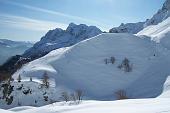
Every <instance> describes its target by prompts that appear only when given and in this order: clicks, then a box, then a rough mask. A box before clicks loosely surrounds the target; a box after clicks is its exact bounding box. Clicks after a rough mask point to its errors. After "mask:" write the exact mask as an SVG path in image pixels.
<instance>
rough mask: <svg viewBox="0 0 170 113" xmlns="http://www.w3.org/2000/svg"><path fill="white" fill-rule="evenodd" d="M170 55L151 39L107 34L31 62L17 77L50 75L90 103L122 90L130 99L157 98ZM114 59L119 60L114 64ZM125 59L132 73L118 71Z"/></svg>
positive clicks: (58, 84)
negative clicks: (81, 94) (78, 91)
mask: <svg viewBox="0 0 170 113" xmlns="http://www.w3.org/2000/svg"><path fill="white" fill-rule="evenodd" d="M134 48H135V49H134ZM169 55H170V52H169V50H166V49H165V48H163V47H161V45H156V44H155V43H154V42H152V41H150V40H148V39H141V38H139V37H136V36H134V35H130V34H108V33H106V34H101V35H98V36H96V37H93V38H91V39H88V40H85V41H82V42H80V43H78V44H76V45H75V46H72V47H68V48H62V49H57V50H54V51H52V52H50V53H49V54H47V55H46V56H44V57H42V58H40V59H37V60H35V61H32V62H30V63H29V64H27V65H26V66H24V67H23V68H22V69H21V70H19V71H18V72H16V73H15V74H14V75H13V77H14V78H15V79H16V78H17V77H18V75H19V74H20V75H21V76H22V78H23V79H24V78H25V79H26V78H29V77H30V76H31V77H33V78H38V79H40V78H42V76H43V73H44V72H47V73H48V75H49V77H51V78H52V79H55V81H56V82H55V85H56V88H62V89H64V90H65V91H67V92H70V91H71V92H73V91H75V90H76V89H81V90H82V91H84V93H85V94H84V95H85V98H86V99H97V100H114V99H116V97H115V95H114V93H115V92H116V91H118V90H125V91H126V92H127V95H128V96H129V98H147V97H156V96H158V95H160V94H161V92H162V89H163V84H164V82H165V80H166V78H167V76H168V75H169V73H170V70H169V66H170V59H169V58H170V57H168V56H169ZM111 57H114V58H115V63H114V64H112V63H111V62H110V59H111ZM125 58H127V59H128V60H129V65H130V66H132V71H130V72H126V70H125V68H124V67H123V68H122V69H119V68H118V66H119V65H120V64H121V63H122V61H123V60H124V59H125ZM105 59H108V64H106V62H105ZM150 70H152V71H150ZM87 72H88V73H87ZM91 86H93V87H91ZM152 86H155V87H152ZM61 93H62V92H58V94H61Z"/></svg>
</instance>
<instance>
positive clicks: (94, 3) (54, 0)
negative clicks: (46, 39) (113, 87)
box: [0, 0, 165, 41]
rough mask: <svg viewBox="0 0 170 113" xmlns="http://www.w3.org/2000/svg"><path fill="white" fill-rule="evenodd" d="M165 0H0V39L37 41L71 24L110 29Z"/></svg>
mask: <svg viewBox="0 0 170 113" xmlns="http://www.w3.org/2000/svg"><path fill="white" fill-rule="evenodd" d="M164 1H165V0H0V38H1V39H2V38H6V39H11V40H22V41H38V40H40V38H41V37H42V36H43V35H45V33H46V32H47V31H48V30H50V29H55V28H57V27H59V28H63V29H65V28H66V27H67V26H68V24H69V23H71V22H74V23H76V24H80V23H84V24H87V25H95V26H97V27H99V28H100V29H102V30H106V31H108V30H109V29H110V28H112V27H114V26H118V25H120V24H121V23H127V22H139V21H145V20H146V19H147V18H151V17H152V15H153V14H154V13H156V12H157V10H158V9H160V8H161V6H162V4H163V3H164Z"/></svg>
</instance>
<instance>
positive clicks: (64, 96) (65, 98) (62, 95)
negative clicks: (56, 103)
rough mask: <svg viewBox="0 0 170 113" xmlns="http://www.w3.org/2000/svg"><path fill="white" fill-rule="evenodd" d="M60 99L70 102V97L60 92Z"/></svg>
mask: <svg viewBox="0 0 170 113" xmlns="http://www.w3.org/2000/svg"><path fill="white" fill-rule="evenodd" d="M61 98H62V99H63V100H64V101H66V102H68V101H70V96H69V94H68V93H67V92H62V94H61Z"/></svg>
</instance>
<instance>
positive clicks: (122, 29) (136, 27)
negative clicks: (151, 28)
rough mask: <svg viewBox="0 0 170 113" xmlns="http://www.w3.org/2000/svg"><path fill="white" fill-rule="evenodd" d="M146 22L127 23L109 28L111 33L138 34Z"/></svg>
mask: <svg viewBox="0 0 170 113" xmlns="http://www.w3.org/2000/svg"><path fill="white" fill-rule="evenodd" d="M144 23H145V22H138V23H127V24H123V23H122V24H121V25H120V26H119V27H114V28H112V29H110V30H109V32H110V33H131V34H136V33H138V32H139V31H141V30H142V29H143V28H144V27H143V26H144Z"/></svg>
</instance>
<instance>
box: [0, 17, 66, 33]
mask: <svg viewBox="0 0 170 113" xmlns="http://www.w3.org/2000/svg"><path fill="white" fill-rule="evenodd" d="M0 25H1V26H6V27H7V26H8V27H15V28H20V29H28V30H33V31H48V30H49V29H54V28H56V27H59V28H63V29H65V28H66V27H67V25H66V24H63V23H57V22H51V21H42V20H36V19H31V18H26V17H21V16H14V15H8V14H0Z"/></svg>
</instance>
